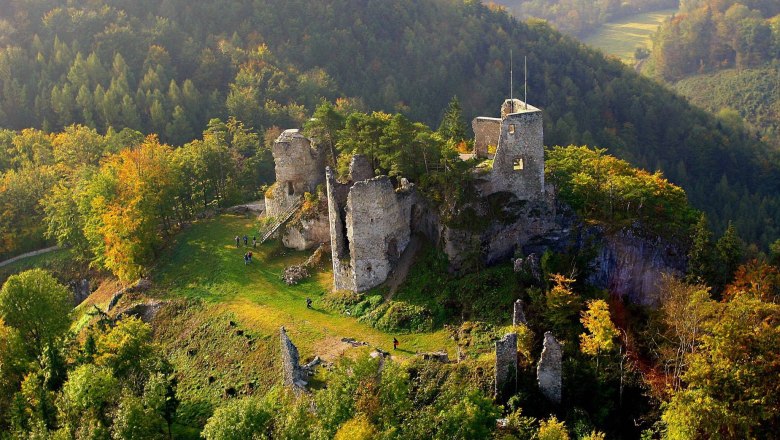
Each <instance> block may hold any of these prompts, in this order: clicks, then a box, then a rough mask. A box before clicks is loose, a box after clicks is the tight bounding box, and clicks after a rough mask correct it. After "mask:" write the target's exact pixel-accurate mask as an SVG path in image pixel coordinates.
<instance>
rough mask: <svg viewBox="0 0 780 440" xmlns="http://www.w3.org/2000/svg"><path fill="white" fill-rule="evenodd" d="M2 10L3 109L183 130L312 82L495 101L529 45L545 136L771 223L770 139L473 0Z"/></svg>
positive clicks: (722, 218) (755, 231) (269, 107)
mask: <svg viewBox="0 0 780 440" xmlns="http://www.w3.org/2000/svg"><path fill="white" fill-rule="evenodd" d="M0 17H2V18H3V22H1V23H0V24H1V26H0V41H2V42H4V44H6V45H7V47H6V48H4V49H2V50H0V125H1V126H4V127H8V128H12V129H21V128H25V127H29V126H33V127H42V128H45V129H50V130H57V129H59V128H61V127H62V126H64V125H67V124H70V123H73V122H81V123H86V124H88V125H92V126H95V127H97V128H98V129H99V130H101V131H103V130H106V129H107V128H108V127H109V126H111V127H114V128H121V127H125V126H127V127H131V128H134V129H137V130H140V131H143V132H159V133H162V135H163V136H162V138H163V139H164V140H166V141H168V142H171V143H173V144H176V145H178V144H181V143H183V142H185V141H187V140H189V139H191V138H192V137H194V136H195V134H196V133H200V132H201V130H202V129H203V128H204V127H205V124H206V123H207V121H208V120H209V119H210V118H212V117H217V116H218V117H226V116H229V115H232V116H236V117H238V118H239V119H241V120H243V121H244V122H246V124H247V125H248V126H252V127H254V128H255V129H256V130H258V131H261V132H262V131H264V130H265V129H267V128H269V127H271V126H273V125H278V126H293V125H299V124H300V123H301V122H302V121H303V120H305V119H306V118H307V117H308V115H309V114H310V113H311V111H312V110H313V107H314V106H315V105H316V104H317V102H319V100H320V99H321V98H327V99H336V98H349V102H350V103H351V104H350V105H355V106H358V107H364V108H368V109H384V110H389V111H402V112H404V113H406V114H407V115H409V116H410V117H411V118H413V119H417V120H422V121H424V122H426V123H428V124H431V125H438V122H439V119H440V118H441V115H442V112H443V109H444V108H445V107H446V105H447V103H448V102H449V100H450V99H451V97H452V96H453V95H458V96H459V97H460V100H461V103H462V105H463V108H464V109H466V113H467V116H469V117H471V116H475V115H490V114H497V112H498V108H497V107H498V103H500V102H501V100H502V99H504V98H505V97H506V96H507V95H508V82H509V78H508V70H509V66H508V56H507V55H508V53H509V50H510V49H512V50H513V51H514V53H515V55H516V56H521V55H527V56H528V65H529V78H528V82H529V100H530V102H531V103H532V104H534V105H535V106H538V107H540V108H542V109H543V110H544V112H545V142H546V144H548V145H555V144H560V145H569V144H590V145H597V146H601V147H607V148H609V151H610V153H612V154H614V155H616V156H618V157H620V158H624V159H627V160H629V161H630V162H631V163H633V164H634V165H636V166H640V167H643V168H647V169H650V170H654V169H661V170H663V171H664V172H665V173H666V174H667V176H668V177H669V178H670V179H671V180H672V181H673V182H675V183H678V184H680V185H682V186H683V187H684V188H685V189H686V191H687V193H688V194H689V197H690V199H691V201H692V203H693V204H694V205H695V206H696V207H698V208H701V209H704V210H705V211H706V212H707V213H708V214H709V215H710V218H711V221H712V224H713V225H714V226H715V228H716V229H718V230H722V229H723V228H724V227H725V225H726V223H727V221H728V219H734V220H735V224H736V226H737V228H738V229H739V231H740V233H741V234H742V236H743V237H744V238H745V239H747V240H749V241H755V242H761V243H768V242H770V241H773V240H774V239H776V238H777V237H778V235H780V229H779V228H778V223H779V222H780V202H779V200H780V197H779V196H778V193H777V188H778V187H780V165H778V158H777V156H776V154H775V153H773V152H771V151H770V149H769V148H768V147H767V146H766V145H765V144H762V143H761V142H759V141H758V140H756V139H755V138H754V137H752V136H750V135H749V134H748V133H747V132H746V131H743V130H733V129H732V128H731V127H725V126H723V124H721V123H720V122H719V121H718V120H717V119H716V118H714V117H712V116H710V115H708V114H707V113H705V112H703V111H700V110H697V109H696V108H694V107H692V106H691V105H689V104H688V103H687V102H686V101H685V100H683V99H681V98H680V97H678V96H676V95H675V94H673V93H671V92H669V91H667V90H666V89H665V88H664V87H662V86H660V85H658V84H656V83H654V82H652V81H650V80H647V79H644V78H642V77H641V76H639V75H637V74H635V73H634V72H632V71H631V70H630V69H628V68H626V67H625V66H623V65H622V64H621V63H619V62H617V61H610V60H606V59H605V58H604V57H603V56H602V55H600V54H599V53H597V52H595V51H592V50H589V49H587V48H585V47H584V46H583V45H582V44H580V43H578V42H576V41H575V40H573V39H572V38H569V37H566V36H563V35H561V34H560V33H558V32H556V31H554V30H552V29H551V28H550V27H548V26H546V25H544V24H541V23H531V24H525V23H520V22H518V21H516V20H515V19H513V18H511V17H509V16H508V15H507V14H506V13H504V12H502V11H500V10H496V9H491V8H489V7H487V6H484V5H482V4H481V3H480V2H477V1H466V2H461V1H454V0H429V1H412V0H401V1H396V2H392V3H387V2H365V1H358V0H325V1H319V2H309V1H303V0H256V1H249V0H222V1H216V0H212V1H199V2H191V1H189V0H165V1H162V2H159V1H152V0H134V1H130V0H108V1H105V2H102V3H101V6H95V2H92V1H87V0H71V1H67V2H66V1H64V0H50V1H47V2H41V1H38V0H14V1H12V2H5V3H3V5H2V6H0ZM117 55H121V56H119V57H117Z"/></svg>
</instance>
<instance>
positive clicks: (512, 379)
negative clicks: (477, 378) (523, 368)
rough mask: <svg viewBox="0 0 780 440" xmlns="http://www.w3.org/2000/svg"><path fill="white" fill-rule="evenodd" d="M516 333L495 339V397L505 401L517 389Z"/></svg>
mask: <svg viewBox="0 0 780 440" xmlns="http://www.w3.org/2000/svg"><path fill="white" fill-rule="evenodd" d="M517 369H518V367H517V333H507V334H506V335H504V337H503V338H501V339H500V340H498V341H496V385H495V398H496V400H497V401H499V402H505V401H506V400H507V399H509V397H510V396H512V395H513V394H514V393H515V392H516V391H517Z"/></svg>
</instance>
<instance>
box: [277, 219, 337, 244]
mask: <svg viewBox="0 0 780 440" xmlns="http://www.w3.org/2000/svg"><path fill="white" fill-rule="evenodd" d="M328 241H330V228H329V226H328V215H327V211H326V210H323V211H322V212H317V214H316V215H315V216H313V217H312V218H301V219H299V220H298V221H297V222H295V223H292V224H290V225H288V226H286V227H285V229H284V233H283V235H282V244H283V245H284V247H286V248H289V249H295V250H298V251H305V250H309V249H314V248H315V247H317V246H319V245H321V244H322V243H327V242H328Z"/></svg>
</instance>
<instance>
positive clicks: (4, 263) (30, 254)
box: [0, 246, 60, 267]
mask: <svg viewBox="0 0 780 440" xmlns="http://www.w3.org/2000/svg"><path fill="white" fill-rule="evenodd" d="M57 249H60V247H59V246H52V247H47V248H45V249H38V250H37V251H32V252H27V253H26V254H22V255H17V256H15V257H13V258H9V259H7V260H5V261H0V267H3V266H7V265H9V264H11V263H15V262H17V261H19V260H24V259H25V258H29V257H34V256H36V255H41V254H46V253H49V252H52V251H56V250H57Z"/></svg>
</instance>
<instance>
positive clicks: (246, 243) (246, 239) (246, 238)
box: [244, 235, 249, 246]
mask: <svg viewBox="0 0 780 440" xmlns="http://www.w3.org/2000/svg"><path fill="white" fill-rule="evenodd" d="M248 244H249V237H247V236H246V235H244V246H246V245H248Z"/></svg>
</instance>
